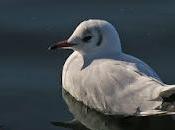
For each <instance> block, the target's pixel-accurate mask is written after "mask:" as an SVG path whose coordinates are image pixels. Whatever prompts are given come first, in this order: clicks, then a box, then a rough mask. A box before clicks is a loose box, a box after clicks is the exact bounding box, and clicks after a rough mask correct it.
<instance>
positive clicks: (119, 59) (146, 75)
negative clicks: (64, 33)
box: [49, 19, 175, 116]
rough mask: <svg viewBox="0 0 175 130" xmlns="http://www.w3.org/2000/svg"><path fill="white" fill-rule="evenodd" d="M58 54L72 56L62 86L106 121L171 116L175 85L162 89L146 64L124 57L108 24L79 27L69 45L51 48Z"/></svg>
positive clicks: (100, 22) (91, 22)
mask: <svg viewBox="0 0 175 130" xmlns="http://www.w3.org/2000/svg"><path fill="white" fill-rule="evenodd" d="M57 48H63V49H72V50H73V51H74V52H73V53H72V54H71V55H70V56H69V58H68V59H67V60H66V62H65V64H64V67H63V72H62V84H63V88H64V89H65V90H66V91H67V92H68V93H70V95H72V96H73V97H74V98H75V99H76V100H77V101H80V102H83V103H84V104H85V105H86V106H88V107H90V108H92V109H95V110H97V111H100V112H102V113H104V114H106V115H124V116H130V115H141V116H149V115H154V114H161V113H164V114H165V113H167V114H168V113H173V112H172V111H174V110H175V107H174V104H173V98H174V93H175V85H166V84H164V83H163V82H162V81H161V80H160V78H159V76H158V75H157V74H156V72H155V71H154V70H153V69H152V68H151V67H149V66H148V65H147V64H146V63H144V62H143V61H141V60H139V59H138V58H135V57H133V56H131V55H128V54H125V53H124V52H123V51H122V48H121V42H120V38H119V35H118V32H117V31H116V29H115V27H114V26H113V25H112V24H110V23H109V22H107V21H105V20H98V19H90V20H86V21H83V22H81V23H80V24H79V25H78V27H77V28H76V29H75V31H74V32H73V34H72V35H71V36H70V37H69V38H68V39H67V40H65V41H61V42H57V43H55V44H53V45H51V46H50V47H49V49H50V50H54V49H57ZM173 114H174V113H173Z"/></svg>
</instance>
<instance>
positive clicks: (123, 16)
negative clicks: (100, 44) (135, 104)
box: [0, 0, 175, 130]
mask: <svg viewBox="0 0 175 130" xmlns="http://www.w3.org/2000/svg"><path fill="white" fill-rule="evenodd" d="M174 7H175V1H173V0H166V1H164V0H154V1H153V0H143V1H140V0H132V1H130V0H125V1H123V0H88V1H82V0H74V1H70V0H1V1H0V125H1V124H2V125H4V127H6V128H7V129H13V130H24V129H25V130H31V129H32V130H39V129H42V130H55V129H58V128H55V127H53V126H51V125H50V121H53V120H66V119H70V118H71V115H70V114H69V112H68V110H67V107H66V105H65V104H64V101H63V100H62V98H61V82H60V81H61V77H60V76H61V70H62V66H63V64H64V62H65V59H66V58H67V57H68V55H69V54H70V53H71V52H72V51H63V50H59V51H57V52H49V51H48V50H47V48H48V46H49V45H50V44H52V43H53V42H54V41H57V40H64V39H66V38H68V37H69V36H70V35H71V33H72V32H73V30H74V29H75V27H76V26H77V25H78V24H79V23H80V22H81V21H83V20H87V19H90V18H96V19H97V18H98V19H105V20H107V21H109V22H111V23H112V24H113V25H114V26H115V27H116V28H117V30H118V32H119V34H120V38H121V42H122V47H123V50H124V51H125V52H126V53H129V54H131V55H134V56H136V57H138V58H140V59H141V60H143V61H145V62H146V63H148V64H149V65H150V66H151V67H153V68H154V69H155V70H156V71H157V72H158V74H159V75H160V77H161V79H162V80H163V81H164V82H165V83H167V84H175V69H174V66H175V8H174Z"/></svg>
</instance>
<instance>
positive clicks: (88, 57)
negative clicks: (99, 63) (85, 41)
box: [81, 51, 122, 68]
mask: <svg viewBox="0 0 175 130" xmlns="http://www.w3.org/2000/svg"><path fill="white" fill-rule="evenodd" d="M121 54H122V52H116V51H100V52H98V53H97V52H94V53H89V54H83V55H82V54H81V55H82V58H83V62H84V64H83V67H82V68H85V67H87V66H88V65H89V64H91V63H92V62H93V61H94V60H98V59H115V58H116V57H117V56H120V55H121Z"/></svg>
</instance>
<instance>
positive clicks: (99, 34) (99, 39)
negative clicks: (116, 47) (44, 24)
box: [96, 29, 103, 46]
mask: <svg viewBox="0 0 175 130" xmlns="http://www.w3.org/2000/svg"><path fill="white" fill-rule="evenodd" d="M97 32H98V41H97V44H96V45H97V46H100V45H101V43H102V39H103V37H102V33H101V31H100V30H99V29H97Z"/></svg>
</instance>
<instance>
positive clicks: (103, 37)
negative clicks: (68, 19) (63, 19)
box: [50, 19, 122, 55]
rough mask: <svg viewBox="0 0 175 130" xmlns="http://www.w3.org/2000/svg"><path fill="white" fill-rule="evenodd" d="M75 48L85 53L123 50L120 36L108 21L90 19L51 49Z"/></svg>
mask: <svg viewBox="0 0 175 130" xmlns="http://www.w3.org/2000/svg"><path fill="white" fill-rule="evenodd" d="M55 48H65V49H73V50H76V51H78V52H80V53H81V54H83V55H87V54H90V53H100V52H102V51H103V52H104V51H105V52H107V53H108V52H111V51H112V52H113V51H115V52H119V53H120V52H121V51H122V50H121V44H120V38H119V35H118V33H117V31H116V29H115V28H114V27H113V25H112V24H110V23H109V22H107V21H104V20H96V19H90V20H87V21H83V22H82V23H80V24H79V25H78V27H77V28H76V29H75V31H74V32H73V34H72V35H71V36H70V37H69V39H68V40H66V41H63V42H59V43H56V44H55V45H53V46H51V47H50V49H55Z"/></svg>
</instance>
